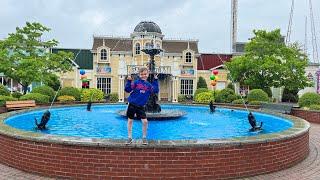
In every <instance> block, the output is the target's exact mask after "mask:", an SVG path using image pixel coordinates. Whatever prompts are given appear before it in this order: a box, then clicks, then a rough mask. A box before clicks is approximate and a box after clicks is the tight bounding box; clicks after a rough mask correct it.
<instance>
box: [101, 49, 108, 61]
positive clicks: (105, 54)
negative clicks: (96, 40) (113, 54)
mask: <svg viewBox="0 0 320 180" xmlns="http://www.w3.org/2000/svg"><path fill="white" fill-rule="evenodd" d="M107 55H108V54H107V50H105V49H101V51H100V59H101V60H102V61H106V60H107V59H108V58H107V57H108V56H107Z"/></svg>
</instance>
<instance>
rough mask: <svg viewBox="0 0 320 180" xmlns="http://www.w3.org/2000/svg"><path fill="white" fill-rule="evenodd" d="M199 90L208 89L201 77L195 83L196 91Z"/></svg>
mask: <svg viewBox="0 0 320 180" xmlns="http://www.w3.org/2000/svg"><path fill="white" fill-rule="evenodd" d="M199 88H206V89H208V86H207V83H206V80H205V79H204V78H203V77H202V76H200V77H199V80H198V83H197V89H199Z"/></svg>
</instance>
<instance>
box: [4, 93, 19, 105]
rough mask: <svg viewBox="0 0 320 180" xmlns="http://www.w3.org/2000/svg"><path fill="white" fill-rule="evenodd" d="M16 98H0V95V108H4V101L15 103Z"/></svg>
mask: <svg viewBox="0 0 320 180" xmlns="http://www.w3.org/2000/svg"><path fill="white" fill-rule="evenodd" d="M16 100H18V99H17V98H14V97H11V96H2V95H0V106H4V104H5V103H6V101H16Z"/></svg>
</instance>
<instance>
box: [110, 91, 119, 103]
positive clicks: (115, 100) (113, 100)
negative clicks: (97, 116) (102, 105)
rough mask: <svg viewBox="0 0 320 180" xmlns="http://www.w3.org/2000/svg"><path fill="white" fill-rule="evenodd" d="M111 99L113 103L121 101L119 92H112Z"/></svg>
mask: <svg viewBox="0 0 320 180" xmlns="http://www.w3.org/2000/svg"><path fill="white" fill-rule="evenodd" d="M109 101H110V102H112V103H116V102H118V101H119V96H118V93H111V94H110V96H109Z"/></svg>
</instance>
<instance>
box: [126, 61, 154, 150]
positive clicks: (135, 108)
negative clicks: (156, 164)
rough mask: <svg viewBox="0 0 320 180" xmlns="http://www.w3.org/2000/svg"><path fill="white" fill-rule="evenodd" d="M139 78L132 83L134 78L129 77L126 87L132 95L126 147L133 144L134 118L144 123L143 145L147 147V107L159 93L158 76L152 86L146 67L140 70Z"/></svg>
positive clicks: (128, 112) (128, 111) (129, 106)
mask: <svg viewBox="0 0 320 180" xmlns="http://www.w3.org/2000/svg"><path fill="white" fill-rule="evenodd" d="M139 77H140V79H138V80H136V81H134V82H133V83H132V77H131V76H128V78H127V79H128V81H127V83H126V86H125V91H126V92H128V93H130V96H129V98H128V102H129V105H128V109H127V116H128V140H127V142H126V145H129V144H131V143H132V123H133V119H134V116H135V115H136V117H137V118H138V119H141V121H142V124H143V126H142V133H143V134H142V143H143V145H147V144H148V141H147V127H148V120H147V116H146V112H145V107H144V106H145V105H146V103H147V101H148V99H149V96H150V94H151V93H158V92H159V84H158V77H157V75H155V76H154V79H155V80H154V81H153V82H152V84H150V83H149V82H148V81H147V79H148V77H149V70H148V69H147V68H145V67H142V68H140V69H139Z"/></svg>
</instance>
